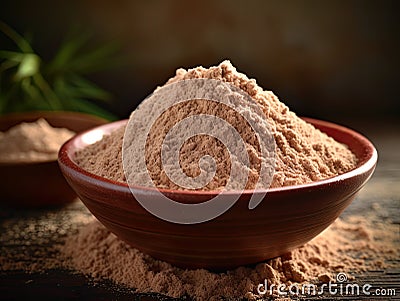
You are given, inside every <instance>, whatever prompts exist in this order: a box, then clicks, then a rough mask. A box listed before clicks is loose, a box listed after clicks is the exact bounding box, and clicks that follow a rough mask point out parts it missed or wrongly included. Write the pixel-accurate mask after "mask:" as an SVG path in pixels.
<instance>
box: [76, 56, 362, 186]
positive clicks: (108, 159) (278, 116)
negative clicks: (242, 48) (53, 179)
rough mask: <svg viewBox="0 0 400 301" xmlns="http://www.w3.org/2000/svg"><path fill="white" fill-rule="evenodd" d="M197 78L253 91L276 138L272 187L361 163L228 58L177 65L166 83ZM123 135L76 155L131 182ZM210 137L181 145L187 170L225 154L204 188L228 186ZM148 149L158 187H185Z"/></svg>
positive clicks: (219, 150) (92, 168) (252, 178)
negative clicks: (125, 169) (170, 176)
mask: <svg viewBox="0 0 400 301" xmlns="http://www.w3.org/2000/svg"><path fill="white" fill-rule="evenodd" d="M195 78H205V79H216V80H221V81H224V82H227V83H229V84H232V85H234V86H236V87H238V88H240V89H241V90H243V91H244V92H246V93H248V94H249V95H250V96H251V98H252V99H253V100H254V101H255V102H256V103H257V104H258V105H259V106H260V108H261V109H262V110H263V112H264V114H265V116H266V118H267V122H268V125H269V130H270V131H271V133H272V135H273V137H274V139H275V143H276V158H275V160H276V161H275V173H274V176H273V179H272V183H271V187H282V186H288V185H298V184H304V183H310V182H313V181H318V180H322V179H326V178H329V177H333V176H336V175H339V174H342V173H344V172H347V171H349V170H351V169H353V168H354V167H355V166H356V164H357V159H356V157H355V155H354V154H353V153H352V152H351V151H350V150H349V149H348V147H347V146H345V145H343V144H341V143H339V142H337V141H335V140H334V139H333V138H331V137H328V136H327V135H326V134H324V133H322V132H321V131H319V130H318V129H316V128H315V127H314V126H313V125H311V124H309V123H307V122H305V121H304V120H302V119H300V118H299V117H297V116H296V114H295V113H293V112H291V111H289V109H288V107H287V106H286V105H285V104H283V103H282V102H280V101H279V99H278V98H277V97H276V96H275V95H274V94H273V93H272V92H271V91H264V90H263V89H262V88H260V87H259V86H258V85H257V84H256V81H255V80H254V79H249V78H248V77H247V76H246V75H244V74H242V73H239V72H237V71H236V69H235V68H234V67H233V66H232V65H231V63H230V62H229V61H224V62H222V63H221V64H220V65H219V66H216V67H210V68H208V69H206V68H203V67H197V68H194V69H190V70H188V71H187V70H184V69H178V70H177V71H176V75H175V77H173V78H171V79H170V80H168V82H167V84H170V83H175V82H178V81H181V80H187V79H195ZM189 111H190V108H189ZM199 112H200V113H204V112H205V113H207V112H208V113H210V112H209V111H207V110H199ZM199 112H198V113H199ZM172 113H173V111H171V116H165V120H167V121H168V122H167V123H166V124H165V128H170V127H171V126H172V125H174V124H175V123H176V122H177V117H178V119H179V118H182V116H180V115H176V113H177V112H175V114H172ZM168 117H169V118H168ZM227 119H228V120H227V121H233V120H234V118H233V119H232V120H229V118H227ZM123 137H124V128H121V129H119V130H117V131H115V132H113V133H111V135H109V136H105V137H103V139H102V140H101V141H99V142H97V143H95V144H93V145H89V146H88V147H86V148H84V149H82V150H80V151H78V152H77V153H76V156H75V160H76V162H77V163H78V164H79V165H81V166H82V167H83V168H84V169H86V170H88V171H89V172H91V173H94V174H97V175H100V176H103V177H106V178H109V179H112V180H115V181H119V182H123V181H126V179H125V176H124V172H123V166H122V143H123ZM152 137H157V139H156V140H154V139H153V140H152ZM162 138H163V137H162V136H160V135H154V136H151V137H150V139H149V140H148V145H149V146H159V145H160V139H162ZM207 139H208V140H207ZM211 140H212V139H211ZM211 140H210V138H207V137H194V138H193V139H190V140H189V141H187V143H185V145H184V146H183V148H182V153H183V154H185V153H186V154H190V155H189V156H188V157H184V156H183V157H181V166H182V169H183V170H184V171H185V172H186V173H187V174H188V175H189V176H197V175H198V172H199V168H198V167H197V165H196V162H197V161H196V160H198V158H200V157H202V156H204V155H205V154H211V155H215V156H216V157H217V158H219V159H220V160H218V162H219V164H220V165H219V167H225V168H220V169H219V171H217V175H218V176H217V177H215V179H214V181H212V182H211V183H210V184H209V185H207V186H205V187H203V189H204V190H212V189H220V188H221V187H223V186H224V184H225V183H226V180H227V179H228V178H229V172H230V166H229V164H230V163H229V157H227V156H228V153H227V152H226V151H225V150H224V149H223V147H220V145H218V143H217V142H215V141H211ZM161 141H162V140H161ZM207 145H209V146H212V147H213V150H212V151H210V150H209V149H210V147H206V146H207ZM252 146H253V148H252V147H248V148H247V149H248V153H249V154H250V155H249V157H250V158H252V161H251V163H252V164H253V165H254V166H255V167H257V166H258V165H257V164H258V162H259V161H260V157H259V153H258V152H257V145H252ZM147 154H149V156H148V157H147V158H146V159H147V161H146V163H147V167H148V169H149V171H150V173H151V177H152V180H153V182H154V183H155V184H156V186H158V187H162V188H173V189H180V187H179V186H176V185H174V183H172V182H171V181H170V180H169V179H168V177H167V176H166V175H165V173H163V170H162V166H161V162H160V160H159V159H158V158H157V156H156V155H157V152H155V151H152V152H148V153H147ZM152 156H156V157H155V158H153V157H152ZM221 162H227V163H221ZM197 164H198V163H197ZM224 164H225V165H224ZM223 165H224V166H223ZM217 166H218V163H217ZM257 171H258V170H257V168H253V169H251V172H250V174H249V183H248V185H247V188H253V187H254V186H252V184H254V183H255V182H256V180H257V179H258V174H257Z"/></svg>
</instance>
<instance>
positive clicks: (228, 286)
mask: <svg viewBox="0 0 400 301" xmlns="http://www.w3.org/2000/svg"><path fill="white" fill-rule="evenodd" d="M398 239H399V237H398V227H397V226H396V225H394V224H391V225H390V224H389V225H388V224H384V223H382V222H374V223H372V222H370V221H369V220H367V219H365V218H364V217H359V216H350V217H348V219H347V220H346V221H344V220H341V219H338V220H337V221H336V222H335V223H334V224H333V225H332V226H331V227H329V228H328V229H327V230H325V231H324V232H323V233H322V234H320V235H319V236H318V237H316V238H315V239H314V240H312V241H311V242H309V243H307V244H306V245H305V246H303V247H301V248H298V249H295V250H294V251H292V252H290V253H288V254H285V255H282V256H280V257H277V258H274V259H271V260H268V261H266V262H263V263H259V264H257V265H256V266H253V267H239V268H237V269H235V270H231V271H227V272H224V273H213V272H210V271H207V270H203V269H198V270H184V269H180V268H177V267H174V266H172V265H170V264H168V263H166V262H162V261H158V260H156V259H153V258H152V257H150V256H148V255H145V254H143V253H141V252H140V251H138V250H136V249H133V248H132V247H130V246H129V245H127V244H125V243H124V242H122V241H121V240H119V239H118V238H117V237H116V236H115V235H114V234H112V233H111V232H109V231H108V230H107V229H106V228H104V227H103V226H102V225H101V224H100V223H99V222H97V221H92V222H90V223H88V225H87V226H86V227H81V229H80V230H79V232H78V233H77V234H74V235H70V236H68V237H67V238H66V242H65V245H64V246H63V247H62V248H61V252H62V256H61V258H63V257H64V258H65V262H66V263H68V265H67V267H69V268H71V269H73V270H77V271H79V272H83V273H84V274H87V275H89V276H91V277H92V278H94V279H97V280H101V279H110V280H112V281H114V282H115V283H117V284H119V285H123V286H125V287H129V288H136V289H137V291H138V292H158V293H162V294H165V295H168V296H171V297H180V296H184V295H188V296H190V297H192V298H193V299H194V300H221V299H222V298H235V300H237V298H242V297H246V298H248V299H256V297H257V286H258V284H260V283H265V280H267V281H268V284H269V285H271V284H275V285H278V284H286V285H287V286H289V285H291V284H294V283H316V284H321V283H326V282H329V281H334V280H335V275H336V274H337V273H338V272H345V273H346V274H347V275H348V276H349V279H350V280H351V279H352V278H351V277H352V275H354V274H357V273H360V272H363V271H366V270H376V269H382V268H388V267H390V260H396V259H398V256H399V252H400V250H399V244H398ZM360 252H361V253H360ZM360 254H362V256H360Z"/></svg>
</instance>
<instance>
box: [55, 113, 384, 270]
mask: <svg viewBox="0 0 400 301" xmlns="http://www.w3.org/2000/svg"><path fill="white" fill-rule="evenodd" d="M306 120H307V121H308V122H310V123H312V124H314V126H315V127H317V128H319V129H320V130H321V131H323V132H325V133H327V134H328V135H329V136H331V137H333V138H334V139H336V140H337V141H340V142H342V143H345V144H347V145H348V146H349V147H350V149H351V150H352V151H353V152H354V153H355V154H356V156H357V157H358V160H359V163H358V165H357V167H356V168H355V169H353V170H351V171H349V172H347V173H345V174H342V175H340V176H336V177H333V178H329V179H326V180H322V181H317V182H313V183H310V184H305V185H298V186H287V187H283V188H273V189H269V190H268V193H267V194H266V196H265V198H264V199H263V201H262V202H261V204H260V205H258V206H257V208H255V209H254V210H249V209H248V202H249V200H250V197H251V195H252V193H253V192H252V191H245V192H244V193H242V195H241V196H240V199H239V200H238V201H237V202H236V204H235V205H234V206H233V207H232V208H231V209H230V210H228V211H227V212H225V213H224V214H223V215H221V216H219V217H218V218H216V219H213V220H211V221H208V222H205V223H200V224H193V225H183V224H175V223H170V222H166V221H164V220H161V219H159V218H157V217H155V216H153V215H152V214H150V213H149V212H147V211H146V210H145V209H144V208H143V207H142V206H141V205H140V204H139V203H138V202H137V201H136V200H135V198H134V197H133V195H132V193H131V192H130V190H129V187H128V186H127V184H125V183H119V182H115V181H111V180H108V179H105V178H102V177H100V176H97V175H94V174H91V173H89V172H87V171H85V170H83V169H82V168H81V167H79V166H78V165H77V164H76V163H75V162H74V153H75V152H76V150H77V149H80V148H82V147H85V146H86V145H87V143H85V139H83V137H84V135H90V133H91V132H90V131H89V132H86V133H84V134H80V135H77V136H75V137H74V138H73V139H72V140H70V141H68V142H67V143H65V144H64V145H63V146H62V148H61V150H60V153H59V163H60V167H61V170H62V172H63V174H64V176H65V177H66V179H67V181H68V182H69V183H70V185H71V186H72V188H73V189H74V190H75V191H76V193H77V194H78V195H79V197H80V198H81V200H82V201H83V202H84V204H85V205H86V206H87V208H89V210H90V211H91V212H92V213H93V214H94V215H95V216H96V218H97V219H98V220H99V221H100V222H102V223H103V224H104V226H105V227H107V228H108V229H109V230H110V231H112V232H113V233H115V234H116V235H117V236H118V237H119V238H121V239H122V240H124V241H125V242H127V243H128V244H130V245H131V246H133V247H135V248H137V249H139V250H141V251H143V252H145V253H147V254H150V255H151V256H153V257H155V258H158V259H161V260H164V261H167V262H170V263H172V264H174V265H177V266H180V267H184V268H206V269H211V270H223V269H229V268H234V267H237V266H240V265H246V264H253V263H257V262H260V261H263V260H265V259H268V258H273V257H276V256H278V255H281V254H284V253H285V252H288V251H290V250H292V249H294V248H297V247H299V246H301V245H303V244H305V243H307V242H308V241H310V240H311V239H312V238H314V237H315V236H316V235H318V234H319V233H320V232H321V231H323V230H324V229H325V228H327V227H328V226H329V225H330V224H331V223H332V222H333V221H334V220H335V219H336V218H337V217H338V216H339V215H340V214H341V212H342V211H343V210H344V209H345V208H346V207H347V206H348V205H349V204H350V202H351V201H352V200H353V199H354V197H355V195H356V193H357V192H358V191H359V190H360V189H361V188H362V187H363V186H364V184H365V183H366V182H367V180H368V179H369V178H370V177H371V175H372V173H373V171H374V169H375V166H376V162H377V152H376V150H375V148H374V146H373V145H372V143H371V142H369V141H368V140H367V139H366V138H365V137H363V136H362V135H360V134H358V133H356V132H354V131H352V130H350V129H347V128H345V127H342V126H339V125H336V124H333V123H328V122H325V121H319V120H315V119H308V118H307V119H306ZM126 122H127V121H126V120H122V121H118V122H114V123H110V124H107V125H103V126H100V127H98V128H96V129H95V131H97V134H98V133H99V131H100V132H102V133H103V134H107V133H110V132H112V131H113V130H115V129H117V128H118V127H121V126H123V125H125V124H126ZM139 192H140V193H141V194H142V195H143V196H148V197H150V198H151V197H152V189H149V188H144V187H142V188H139ZM162 192H163V193H164V194H165V195H166V196H168V197H170V198H171V199H174V200H175V201H179V202H183V203H198V202H203V201H206V200H208V199H210V198H211V197H213V196H215V195H216V194H217V192H193V191H177V190H175V191H174V190H162ZM230 193H235V192H230ZM256 193H257V192H256ZM153 201H154V202H156V201H157V199H154V200H153Z"/></svg>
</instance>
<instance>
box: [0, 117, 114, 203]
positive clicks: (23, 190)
mask: <svg viewBox="0 0 400 301" xmlns="http://www.w3.org/2000/svg"><path fill="white" fill-rule="evenodd" d="M41 117H42V118H44V119H46V120H47V122H48V123H49V124H50V125H52V126H54V127H64V128H68V129H70V130H72V131H74V132H77V133H79V132H82V131H84V130H88V129H90V128H93V127H96V126H99V125H102V124H105V123H107V120H105V119H102V118H98V117H96V116H92V115H88V114H82V113H75V112H26V113H13V114H9V115H4V116H1V117H0V131H6V130H8V129H9V128H11V127H13V126H15V125H17V124H19V123H21V122H33V121H36V120H37V119H39V118H41ZM0 183H1V197H0V200H1V201H0V203H1V204H2V205H7V206H12V207H21V208H26V207H42V206H49V205H61V204H65V203H68V202H70V201H72V200H74V199H75V198H76V197H77V196H76V193H75V192H74V191H73V190H72V189H71V187H70V186H69V185H68V183H67V182H66V181H65V178H64V177H63V175H62V173H61V171H60V168H59V166H58V163H57V159H52V160H50V161H41V162H18V163H0Z"/></svg>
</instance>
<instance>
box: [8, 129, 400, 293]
mask: <svg viewBox="0 0 400 301" xmlns="http://www.w3.org/2000/svg"><path fill="white" fill-rule="evenodd" d="M353 128H356V129H357V130H358V131H360V132H361V133H363V134H365V135H366V136H367V137H369V138H370V139H371V140H372V141H373V142H374V144H375V145H376V147H377V149H378V153H379V163H378V167H377V169H376V171H375V174H374V176H373V178H372V179H371V180H370V181H369V182H368V183H367V185H366V186H365V187H364V188H363V190H361V192H360V193H359V195H358V196H357V198H356V199H355V200H354V201H353V203H352V204H351V205H350V206H349V207H348V208H347V209H346V211H345V212H344V213H343V214H342V217H344V218H345V217H346V216H349V215H354V214H357V215H362V214H363V212H366V211H368V210H370V209H371V207H372V206H374V204H375V203H379V204H380V206H381V207H382V208H385V210H383V211H382V213H380V214H381V216H380V218H382V219H384V220H387V221H388V222H392V223H395V224H397V225H398V226H399V227H400V124H386V125H385V126H383V125H381V126H379V127H374V126H372V125H368V124H367V125H365V124H356V125H354V126H353ZM0 209H1V210H0V254H1V256H6V257H8V258H10V259H11V260H16V261H18V260H21V258H22V259H23V258H28V259H26V260H29V261H32V262H38V263H39V264H40V262H41V260H43V258H45V257H46V256H48V257H49V258H50V257H51V256H54V254H51V252H49V251H48V250H50V246H51V245H53V244H55V243H57V242H59V241H61V240H62V238H63V237H64V236H65V235H66V233H68V232H69V231H73V230H76V228H77V227H79V223H72V222H71V221H73V220H74V218H75V219H76V217H77V216H78V217H82V216H87V215H89V214H90V213H89V212H88V211H87V210H86V208H85V207H84V206H83V205H82V203H81V202H80V201H79V200H77V201H76V202H74V203H72V204H70V205H68V206H65V207H62V208H52V209H42V210H15V209H10V208H0ZM27 229H28V230H27ZM19 231H21V232H22V233H25V234H24V235H18V234H17V233H19ZM395 264H396V268H392V269H390V270H378V271H369V272H367V273H364V274H362V275H358V276H357V278H356V279H357V281H358V282H359V283H361V284H363V283H369V284H371V285H373V286H374V287H382V288H394V289H395V290H396V296H394V297H391V298H389V297H383V298H375V299H374V298H366V299H368V300H400V261H399V259H398V260H397V261H396V262H395ZM33 297H40V298H44V299H52V300H53V299H56V300H58V299H85V300H142V301H145V300H176V299H173V298H168V297H165V296H161V295H158V294H135V293H134V290H128V289H123V288H121V287H118V286H116V285H114V284H112V283H110V282H107V281H104V282H102V283H100V284H96V285H94V284H92V283H91V281H90V280H89V279H87V278H86V277H85V276H83V275H79V274H73V273H71V272H68V271H65V270H60V269H54V270H50V271H47V272H45V273H27V272H24V271H18V270H13V271H6V272H0V299H2V300H3V299H4V300H15V299H18V300H19V299H27V298H33ZM307 299H314V298H307ZM315 299H318V300H321V298H315ZM326 299H330V300H354V299H355V298H354V297H336V298H335V299H334V298H332V296H329V298H328V297H327V296H326ZM181 300H189V299H188V298H183V299H181Z"/></svg>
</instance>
